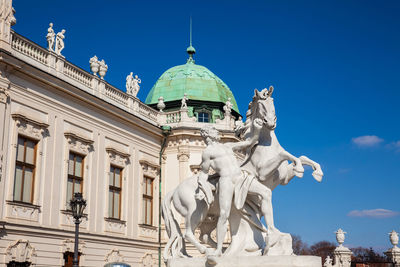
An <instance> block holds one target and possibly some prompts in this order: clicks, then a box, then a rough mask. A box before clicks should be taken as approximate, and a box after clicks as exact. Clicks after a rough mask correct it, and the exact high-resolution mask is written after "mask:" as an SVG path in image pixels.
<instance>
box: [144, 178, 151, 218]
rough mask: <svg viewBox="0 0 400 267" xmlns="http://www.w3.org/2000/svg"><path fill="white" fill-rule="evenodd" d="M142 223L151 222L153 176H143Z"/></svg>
mask: <svg viewBox="0 0 400 267" xmlns="http://www.w3.org/2000/svg"><path fill="white" fill-rule="evenodd" d="M142 190H143V211H142V214H143V223H144V224H148V225H152V224H153V178H150V177H146V176H144V177H143V189H142Z"/></svg>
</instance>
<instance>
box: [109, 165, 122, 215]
mask: <svg viewBox="0 0 400 267" xmlns="http://www.w3.org/2000/svg"><path fill="white" fill-rule="evenodd" d="M111 168H113V169H114V172H113V183H114V185H111V184H110V180H109V182H108V192H109V193H110V191H112V192H113V194H112V196H113V201H112V212H111V213H112V215H114V205H115V204H114V200H115V192H119V204H118V205H119V209H118V217H114V216H110V207H108V218H110V219H116V220H121V213H122V210H121V209H122V175H123V168H122V167H120V166H117V165H114V164H110V172H109V173H111ZM116 169H119V170H120V172H119V185H120V187H116V186H115V170H116ZM108 195H109V196H110V194H108ZM109 203H110V200H109V202H108V205H109Z"/></svg>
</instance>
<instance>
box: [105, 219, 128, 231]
mask: <svg viewBox="0 0 400 267" xmlns="http://www.w3.org/2000/svg"><path fill="white" fill-rule="evenodd" d="M105 221H106V224H105V226H106V231H107V232H114V233H121V234H123V233H125V229H126V221H122V220H117V219H112V218H105Z"/></svg>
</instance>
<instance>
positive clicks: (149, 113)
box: [139, 102, 158, 121]
mask: <svg viewBox="0 0 400 267" xmlns="http://www.w3.org/2000/svg"><path fill="white" fill-rule="evenodd" d="M139 113H140V114H142V115H143V116H145V117H147V118H149V119H151V120H154V121H157V115H158V111H157V110H155V109H152V108H151V107H149V106H147V105H145V104H143V103H142V102H139Z"/></svg>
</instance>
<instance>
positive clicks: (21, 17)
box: [14, 0, 400, 251]
mask: <svg viewBox="0 0 400 267" xmlns="http://www.w3.org/2000/svg"><path fill="white" fill-rule="evenodd" d="M14 7H15V9H16V18H17V24H16V25H15V26H14V29H15V30H16V31H17V32H18V33H20V34H22V35H24V36H25V37H27V38H29V39H31V40H33V41H35V42H37V43H39V44H40V45H42V46H46V39H45V35H46V33H47V27H48V23H49V22H53V23H54V28H55V30H56V32H58V31H60V30H61V29H64V28H65V29H66V34H65V36H66V38H65V44H66V47H65V50H64V51H63V54H64V55H65V57H66V59H67V60H69V61H71V62H72V63H74V64H76V65H78V66H80V67H82V68H83V69H86V70H89V62H88V61H89V58H90V57H92V56H93V55H97V56H98V57H99V59H104V60H105V61H106V63H107V64H108V66H109V71H108V73H107V75H106V80H107V81H108V82H109V83H111V84H113V85H115V86H117V87H118V88H121V89H123V90H124V89H125V77H126V75H127V74H129V72H131V71H133V72H134V73H135V74H138V75H139V76H140V77H141V79H142V87H141V91H140V92H139V95H138V96H139V98H140V99H141V100H142V101H144V99H145V97H146V95H147V93H148V92H149V90H150V89H151V87H152V86H153V84H154V83H155V82H156V80H157V79H158V77H159V76H160V75H161V74H162V73H163V72H164V71H165V70H166V69H168V68H170V67H172V66H175V65H179V64H183V63H185V62H186V58H187V55H186V53H185V51H186V47H187V46H188V37H189V16H190V15H192V17H193V45H194V47H195V48H196V50H197V54H196V55H195V59H196V63H198V64H201V65H204V66H206V67H207V68H209V69H210V70H211V71H213V72H214V73H215V74H217V75H218V76H219V77H220V78H221V79H222V80H224V81H225V82H226V83H227V84H228V86H229V87H230V88H231V90H232V92H233V93H234V95H235V97H236V100H237V102H238V106H239V109H240V111H241V113H242V114H244V113H245V112H246V108H247V105H248V102H249V101H250V100H251V97H252V95H253V90H254V88H258V89H262V88H264V87H266V86H269V85H274V87H275V91H274V99H275V105H276V111H277V116H278V127H277V129H276V132H277V136H278V138H279V141H280V142H281V144H282V145H283V146H284V147H285V148H286V150H288V151H289V152H291V153H292V154H294V155H297V156H300V155H303V154H304V155H307V156H309V157H310V158H312V159H314V160H316V161H318V162H320V164H321V165H322V167H323V171H324V173H325V177H324V179H323V181H322V183H320V184H318V183H317V182H316V181H315V180H313V178H312V176H311V171H310V170H308V171H307V173H306V174H305V176H304V178H303V179H295V180H293V181H292V182H291V183H290V184H289V185H287V186H284V187H283V186H280V187H278V188H277V189H276V190H275V191H274V194H273V203H274V212H275V218H276V225H277V227H278V228H280V230H282V231H286V232H290V233H294V234H298V235H300V236H301V237H302V239H303V240H305V241H306V242H308V243H309V244H312V243H313V242H317V241H320V240H330V241H334V234H333V232H334V231H335V230H337V229H338V228H339V227H341V228H343V229H344V230H345V231H347V232H348V235H347V239H346V243H345V244H348V245H349V246H368V247H369V246H372V247H375V248H377V249H378V250H381V251H382V250H386V249H387V248H389V246H390V243H389V239H388V234H387V233H389V232H390V231H391V230H393V229H395V230H396V231H398V232H400V216H399V213H398V212H399V211H400V205H399V204H400V202H399V195H400V175H399V170H398V169H397V168H398V167H399V165H400V164H399V163H400V142H398V141H399V140H400V124H399V121H400V120H399V116H400V108H399V100H400V90H399V89H400V81H399V78H400V50H399V49H400V16H399V14H400V2H399V1H278V0H277V1H75V0H70V1H14ZM366 136H367V137H366ZM368 136H369V137H368ZM371 136H372V137H371ZM357 137H360V138H358V139H355V138H357ZM396 142H398V143H396ZM376 209H386V210H388V211H383V212H379V211H376Z"/></svg>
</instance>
